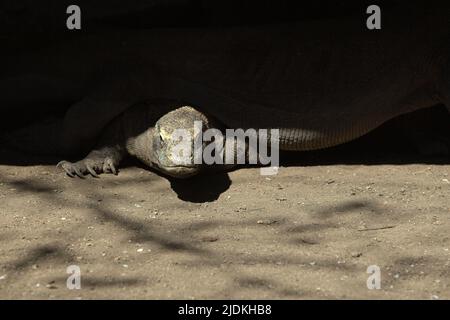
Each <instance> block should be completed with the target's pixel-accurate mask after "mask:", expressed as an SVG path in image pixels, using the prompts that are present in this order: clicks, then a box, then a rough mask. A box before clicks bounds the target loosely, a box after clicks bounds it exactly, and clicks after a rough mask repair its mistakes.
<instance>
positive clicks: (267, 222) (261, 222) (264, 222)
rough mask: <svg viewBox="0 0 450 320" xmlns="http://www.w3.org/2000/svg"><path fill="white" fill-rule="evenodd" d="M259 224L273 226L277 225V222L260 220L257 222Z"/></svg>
mask: <svg viewBox="0 0 450 320" xmlns="http://www.w3.org/2000/svg"><path fill="white" fill-rule="evenodd" d="M256 223H257V224H264V225H267V226H268V225H271V224H274V223H277V220H258V221H256Z"/></svg>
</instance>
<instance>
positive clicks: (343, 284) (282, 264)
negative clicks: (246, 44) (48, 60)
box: [0, 148, 450, 299]
mask: <svg viewBox="0 0 450 320" xmlns="http://www.w3.org/2000/svg"><path fill="white" fill-rule="evenodd" d="M369 149H370V148H369ZM366 151H367V150H366ZM315 157H316V156H309V158H308V157H306V160H305V163H303V164H302V165H292V164H289V162H288V163H287V164H286V166H285V167H282V168H281V169H280V172H279V174H278V175H276V176H272V177H264V176H260V175H259V169H257V168H246V169H241V170H237V171H234V172H231V173H229V174H216V175H210V176H203V177H199V178H195V179H192V180H187V181H181V182H170V181H168V180H167V179H166V178H164V177H161V176H159V175H157V174H155V173H152V172H149V171H147V170H145V169H144V168H139V167H135V166H130V167H128V168H124V169H122V170H121V172H120V174H119V175H118V176H102V177H101V178H100V179H94V178H89V179H85V180H81V179H70V178H68V177H66V176H64V175H63V174H61V172H59V170H57V169H55V168H54V166H53V165H50V163H52V161H53V160H50V161H49V164H42V163H43V162H42V163H41V164H39V165H36V164H35V165H26V166H24V165H17V164H16V165H11V164H8V161H7V160H3V161H2V163H3V164H2V165H0V201H1V207H0V214H1V216H0V244H1V245H0V298H7V299H23V298H32V299H38V298H39V299H59V298H63V299H93V298H108V299H109V298H128V299H129V298H132V299H134V298H151V299H153V298H157V299H161V298H162V299H172V298H175V299H178V298H187V299H205V298H206V299H217V298H225V299H229V298H237V299H239V298H250V299H254V298H263V299H266V298H269V299H272V298H275V299H279V298H282V299H286V298H288V299H310V298H319V299H322V298H325V299H328V298H333V299H334V298H339V299H340V298H344V299H345V298H347V299H348V298H362V299H385V298H387V299H397V298H400V299H410V298H419V299H438V298H439V299H448V298H450V288H449V285H450V251H449V249H450V236H449V232H448V231H449V230H450V199H449V190H450V182H449V180H450V176H449V161H448V160H447V161H443V162H442V161H431V162H430V161H428V163H426V162H427V161H424V160H422V159H412V160H411V161H409V160H405V159H404V157H402V156H401V155H400V158H401V159H402V160H401V161H398V157H399V156H398V155H397V156H395V157H394V158H390V157H386V156H385V155H384V153H383V152H381V153H380V152H378V153H376V154H375V155H374V156H370V157H369V158H370V159H371V161H366V160H364V158H365V157H366V156H361V153H356V155H355V154H354V155H352V156H350V157H349V158H346V159H340V158H338V160H336V159H330V158H329V156H327V155H325V157H322V158H320V157H319V158H318V159H319V160H318V161H317V158H315ZM7 158H8V155H5V154H3V159H7ZM15 159H17V156H15ZM24 159H25V158H23V159H22V160H24ZM25 160H27V161H28V162H30V161H31V160H30V159H25ZM27 161H25V162H27ZM69 265H78V266H79V267H80V269H81V286H82V287H81V289H80V290H69V289H67V287H66V279H67V277H68V276H69V275H68V274H67V273H66V268H67V267H68V266H69ZM370 265H377V266H379V267H380V270H381V289H380V290H369V289H368V288H367V285H366V281H367V278H368V276H369V274H367V273H366V271H367V268H368V266H370Z"/></svg>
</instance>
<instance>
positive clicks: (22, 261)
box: [8, 245, 73, 271]
mask: <svg viewBox="0 0 450 320" xmlns="http://www.w3.org/2000/svg"><path fill="white" fill-rule="evenodd" d="M48 260H51V261H55V260H56V261H58V262H60V263H65V262H70V261H72V260H73V257H72V255H70V254H69V253H68V252H67V251H65V250H64V249H63V248H62V247H60V246H58V245H39V246H36V247H34V248H32V249H31V250H29V251H28V252H27V253H24V254H22V257H21V258H19V259H18V260H16V261H13V262H11V263H9V264H8V269H9V270H12V271H20V270H23V269H25V268H28V267H31V266H32V265H34V264H37V263H44V262H46V261H48Z"/></svg>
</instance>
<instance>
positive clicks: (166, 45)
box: [0, 9, 450, 176]
mask: <svg viewBox="0 0 450 320" xmlns="http://www.w3.org/2000/svg"><path fill="white" fill-rule="evenodd" d="M405 15H406V17H405ZM449 17H450V14H449V11H448V10H447V9H446V10H444V9H441V10H440V12H438V13H434V14H431V13H428V14H420V13H414V12H411V13H409V12H407V11H406V12H405V11H404V12H402V13H399V15H397V16H394V17H393V16H389V17H386V16H384V20H383V21H384V22H383V29H382V30H376V31H370V30H367V29H366V27H365V23H364V19H361V18H359V19H355V20H348V21H345V22H343V21H328V22H324V21H309V22H304V23H296V24H290V25H280V26H263V27H248V28H230V29H210V30H199V29H192V30H183V31H180V30H151V31H145V32H134V34H133V35H129V37H127V36H126V35H124V34H121V33H120V34H119V33H117V34H114V35H112V36H110V37H106V36H105V37H102V38H95V37H94V38H87V39H82V40H81V41H80V42H79V43H76V44H74V43H71V44H69V45H67V46H62V47H58V48H57V49H53V51H46V52H41V54H38V55H35V56H33V57H32V58H22V59H19V65H20V66H21V67H20V68H19V69H21V70H23V72H22V76H17V74H18V73H17V70H18V69H17V67H15V68H12V69H10V73H6V75H7V77H6V79H5V78H3V79H4V80H2V82H1V83H0V88H1V90H2V94H1V95H0V97H1V98H0V99H2V101H3V102H2V103H1V104H2V106H4V105H13V106H14V107H16V108H19V107H22V106H24V105H29V103H32V104H33V103H34V104H36V103H37V102H40V103H45V102H55V101H56V102H60V101H61V97H66V98H69V99H71V100H74V101H78V102H77V103H75V104H74V105H73V106H72V107H71V108H70V109H69V110H68V112H67V113H66V115H65V118H64V123H63V125H62V127H61V132H60V134H59V136H58V138H59V142H58V145H59V147H60V148H61V149H64V151H65V152H66V153H71V154H73V153H75V152H81V151H82V152H87V151H89V150H92V148H93V146H94V144H95V142H96V141H97V139H93V138H94V137H99V136H101V134H100V133H101V132H103V135H104V134H105V133H107V132H113V133H111V134H114V130H111V129H108V128H107V127H108V124H110V123H111V121H112V120H113V119H117V116H119V118H120V117H121V116H120V115H121V114H122V115H123V112H124V111H125V110H127V109H129V108H130V106H132V105H135V104H136V103H137V102H139V101H145V100H147V99H153V98H161V99H174V100H177V101H182V102H183V104H188V105H192V106H195V107H196V108H197V109H198V110H200V111H201V112H204V113H205V114H208V115H211V116H212V117H214V118H215V119H218V120H219V121H220V122H221V123H222V124H223V125H224V126H225V127H228V128H243V129H246V128H280V129H283V130H282V132H283V133H282V135H281V136H280V142H281V144H280V147H281V148H282V149H287V150H313V149H320V148H326V147H330V146H335V145H338V144H342V143H344V142H347V141H350V140H353V139H355V138H357V137H359V136H361V135H363V134H365V133H367V132H369V131H371V130H372V129H374V128H376V127H378V126H379V125H381V124H382V123H384V122H385V121H387V120H389V119H391V118H394V117H396V116H398V115H402V114H405V113H409V112H412V111H414V110H417V109H421V108H426V107H430V106H433V105H435V104H438V103H443V104H445V105H446V106H447V107H448V108H449V107H450V19H449ZM13 71H14V72H13ZM8 74H9V77H8ZM5 89H7V90H5ZM56 89H57V91H55V90H56ZM18 92H19V93H20V94H18ZM52 99H53V100H52ZM27 103H28V104H27ZM178 106H180V105H177V106H174V107H173V108H172V109H174V108H175V107H178ZM155 120H156V119H155ZM129 126H131V127H132V126H133V123H130V124H129ZM149 128H150V129H151V128H152V127H151V124H149V127H148V128H147V129H149ZM141 129H142V130H144V131H145V128H141ZM157 130H158V129H157V128H156V131H157ZM144 131H143V132H144ZM153 131H154V130H153ZM153 131H152V132H153ZM129 132H135V133H136V131H135V130H134V129H133V128H132V129H131V130H130V131H129ZM141 133H142V132H141ZM155 136H158V132H156V133H155ZM127 138H130V137H127ZM111 139H112V138H111ZM111 139H109V141H112V140H114V139H112V140H111ZM133 141H138V140H136V139H134V140H133ZM136 143H137V142H136ZM130 150H131V149H130ZM142 150H144V151H145V152H148V153H149V154H148V155H147V157H150V156H151V155H150V153H154V152H156V151H155V150H154V149H153V148H150V147H148V148H147V149H145V148H144V149H142ZM129 152H130V153H132V151H129ZM92 156H95V157H96V159H97V160H98V159H103V160H105V161H103V163H106V165H103V164H102V165H100V166H96V167H95V168H94V171H95V172H92V170H84V171H83V172H82V171H80V169H81V168H80V162H78V163H70V162H63V164H62V165H61V166H63V168H64V169H65V170H66V172H68V173H69V174H70V175H77V174H80V175H83V174H86V173H91V174H92V173H94V174H99V173H101V172H103V171H108V172H109V171H115V168H114V169H113V168H112V166H111V165H110V164H109V165H108V161H106V160H108V159H109V158H108V154H107V152H106V153H105V152H102V149H101V146H100V150H98V149H96V150H94V151H92V152H91V153H90V156H88V158H86V159H85V160H84V161H82V163H81V164H82V168H84V167H83V165H84V164H85V163H86V162H88V160H89V159H90V158H92ZM140 157H141V158H142V157H143V155H141V156H140ZM154 165H155V166H156V167H158V166H159V169H165V168H162V167H164V164H163V163H155V164H154ZM183 170H184V169H183V168H181V170H178V171H176V172H174V173H173V175H175V176H177V175H179V176H186V175H190V174H191V173H192V172H191V171H190V172H188V174H185V172H183ZM186 170H187V169H186ZM189 170H191V169H189Z"/></svg>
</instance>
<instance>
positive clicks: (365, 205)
mask: <svg viewBox="0 0 450 320" xmlns="http://www.w3.org/2000/svg"><path fill="white" fill-rule="evenodd" d="M361 212H366V213H367V212H369V213H370V214H381V213H382V209H381V207H380V206H379V205H378V204H377V203H376V202H375V201H373V200H362V199H359V200H346V201H341V202H340V203H337V204H336V203H333V204H330V205H327V206H319V207H318V208H316V209H314V211H313V212H311V213H312V214H316V215H320V216H322V217H330V216H336V215H340V214H350V213H361Z"/></svg>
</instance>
